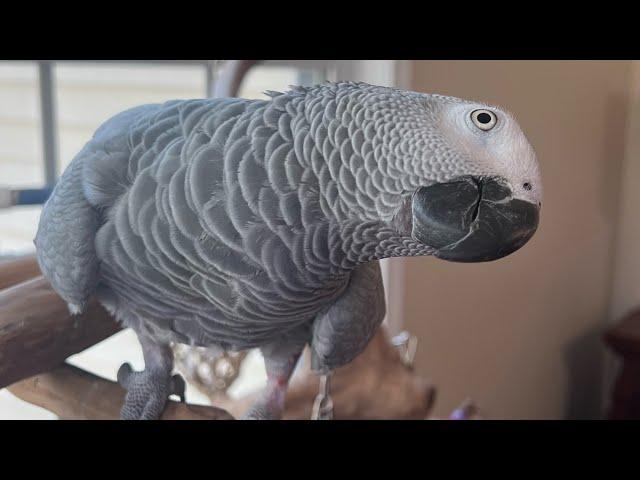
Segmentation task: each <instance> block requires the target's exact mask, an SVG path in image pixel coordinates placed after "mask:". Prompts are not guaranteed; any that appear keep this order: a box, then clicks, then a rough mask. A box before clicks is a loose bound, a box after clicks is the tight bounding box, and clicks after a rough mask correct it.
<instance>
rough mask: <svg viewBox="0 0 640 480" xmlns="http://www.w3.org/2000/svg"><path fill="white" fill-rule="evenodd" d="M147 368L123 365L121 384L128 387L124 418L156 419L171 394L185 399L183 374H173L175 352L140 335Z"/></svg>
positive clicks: (122, 412) (122, 417) (120, 376)
mask: <svg viewBox="0 0 640 480" xmlns="http://www.w3.org/2000/svg"><path fill="white" fill-rule="evenodd" d="M138 339H139V340H140V345H141V346H142V354H143V355H144V364H145V368H144V370H143V371H141V372H134V371H133V370H132V368H131V365H129V364H128V363H125V364H123V365H122V366H121V367H120V369H119V370H118V383H119V384H120V385H121V386H122V387H123V388H124V389H126V390H127V395H126V396H125V399H124V405H123V406H122V410H121V411H120V418H121V419H123V420H157V419H159V418H160V416H161V415H162V412H163V411H164V407H165V405H166V403H167V399H168V398H169V395H178V396H180V397H181V399H182V400H183V401H184V390H185V383H184V380H183V379H182V377H181V376H180V375H174V376H171V371H172V370H173V351H172V350H171V347H170V346H169V345H167V344H157V343H154V342H153V341H152V340H151V339H149V338H147V337H144V336H142V335H138Z"/></svg>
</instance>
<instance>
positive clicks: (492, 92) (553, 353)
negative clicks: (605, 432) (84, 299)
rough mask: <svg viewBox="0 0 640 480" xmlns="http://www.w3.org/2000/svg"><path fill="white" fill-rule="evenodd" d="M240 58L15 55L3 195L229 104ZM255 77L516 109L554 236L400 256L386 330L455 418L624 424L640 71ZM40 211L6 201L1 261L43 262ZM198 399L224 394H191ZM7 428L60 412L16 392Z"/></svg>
mask: <svg viewBox="0 0 640 480" xmlns="http://www.w3.org/2000/svg"><path fill="white" fill-rule="evenodd" d="M225 63H226V62H222V61H216V60H203V61H157V62H156V61H154V62H150V61H145V62H136V61H126V62H108V63H107V62H84V61H83V62H79V61H74V62H36V61H28V62H0V188H2V187H6V188H11V189H35V190H36V192H35V193H34V195H36V196H37V190H38V189H46V188H47V187H50V186H51V185H52V184H53V183H54V182H55V180H56V178H57V177H58V176H59V175H60V173H61V172H62V171H63V170H64V168H65V166H66V165H67V164H68V163H69V162H70V160H71V159H72V158H73V156H74V155H75V154H76V153H77V152H78V151H79V150H80V148H81V147H82V146H83V144H84V142H86V141H87V140H88V139H89V138H90V137H91V135H92V134H93V132H94V131H95V129H96V128H97V127H98V126H99V125H100V124H101V123H102V122H103V121H104V120H105V119H107V118H108V117H110V116H112V115H113V114H115V113H117V112H120V111H122V110H124V109H126V108H129V107H131V106H135V105H139V104H144V103H157V102H164V101H166V100H168V99H176V98H200V97H205V96H211V95H216V94H217V93H219V92H220V88H221V85H222V83H224V79H223V77H222V76H221V75H222V72H223V71H224V68H225ZM239 75H240V76H239V77H238V79H239V81H238V87H239V88H238V90H237V96H240V97H245V98H266V97H265V96H264V95H263V93H262V92H263V91H265V90H285V89H287V87H288V85H294V84H302V85H311V84H315V83H320V82H323V81H325V80H361V81H366V82H368V83H372V84H378V85H389V86H398V87H401V88H406V89H410V90H415V91H419V92H428V93H440V94H444V95H452V96H456V97H462V98H468V99H473V100H479V101H482V102H486V103H490V104H496V105H499V106H502V107H504V108H506V109H508V110H509V111H510V112H511V113H512V114H514V116H515V117H516V118H517V119H518V121H519V123H520V125H521V127H522V129H523V131H524V132H525V134H526V135H527V137H528V138H529V140H530V142H531V143H532V145H533V146H534V148H535V150H536V152H537V155H538V159H539V162H540V164H541V168H542V175H543V182H544V190H545V193H544V199H543V207H542V217H541V224H540V228H539V230H538V233H537V234H536V235H535V236H534V237H533V239H532V240H531V242H530V243H529V244H527V246H526V247H525V248H523V249H522V250H520V251H518V252H516V253H515V254H513V255H511V256H509V257H507V258H505V259H502V260H499V261H496V262H492V263H487V264H454V263H447V262H443V261H440V260H437V259H434V258H416V259H394V260H391V261H388V260H387V261H384V262H383V263H384V266H383V270H384V277H385V284H386V289H387V296H388V314H387V320H386V324H387V328H388V330H389V331H390V333H391V334H397V333H399V332H401V331H403V330H405V331H408V332H410V333H411V334H412V335H413V336H414V337H415V339H416V340H417V342H418V348H417V350H416V353H415V357H414V358H413V367H414V369H415V372H416V374H417V375H421V376H423V377H425V378H428V379H429V380H430V381H431V382H432V383H433V384H434V385H436V387H437V398H438V400H437V402H436V404H435V408H434V411H435V414H436V415H438V416H446V415H447V414H448V412H450V411H451V410H452V409H454V408H455V407H456V406H457V405H458V404H459V403H460V401H461V400H462V399H464V398H468V397H470V398H473V400H474V402H475V403H476V404H478V405H479V406H480V407H481V409H482V411H483V412H484V416H486V417H487V418H500V419H564V418H571V419H573V418H605V417H606V416H607V412H609V411H610V409H611V402H612V400H611V398H612V392H613V389H614V386H615V383H616V378H617V376H618V375H619V373H620V371H621V368H622V363H621V361H620V360H619V358H618V357H616V356H614V355H612V354H611V353H610V351H609V350H608V348H607V346H606V345H605V343H604V342H603V334H604V333H605V332H606V331H607V329H608V328H610V327H612V326H614V325H616V324H617V323H618V322H619V320H620V319H621V318H622V317H623V315H625V314H627V313H628V312H630V311H632V310H633V309H634V308H636V307H637V305H638V303H639V302H640V282H639V280H640V254H639V253H638V252H636V251H635V249H636V245H638V244H640V216H639V215H638V214H637V211H636V210H637V205H640V161H639V160H638V158H640V157H639V155H640V136H639V135H638V134H637V133H638V132H639V131H640V103H639V102H640V63H639V62H635V61H409V60H384V61H380V60H377V61H369V60H367V61H365V60H356V61H344V60H340V61H330V60H324V61H313V60H302V61H261V62H259V63H257V64H255V65H252V66H251V67H250V68H248V69H247V70H246V71H242V72H241V74H239ZM221 79H222V80H221ZM221 82H222V83H221ZM222 86H224V85H222ZM216 89H218V90H216ZM40 210H41V206H40V205H20V206H12V207H10V208H4V209H3V208H0V257H2V258H10V257H12V256H15V255H24V254H28V253H32V252H33V250H34V247H33V243H32V240H33V237H34V235H35V231H36V226H37V220H38V216H39V212H40ZM0 268H2V267H1V264H0ZM124 361H129V362H131V363H132V364H133V365H134V367H135V368H142V366H143V362H142V356H141V353H140V351H139V346H138V344H137V341H136V339H135V336H134V335H132V333H131V332H128V331H123V332H121V333H119V334H117V335H116V336H114V337H112V338H110V339H108V340H106V341H104V342H102V343H101V344H99V345H96V346H95V347H92V348H91V349H89V350H87V351H85V352H83V353H81V354H79V355H76V356H74V357H72V358H71V359H70V362H71V363H73V364H76V365H79V366H82V368H84V369H86V370H89V371H92V372H94V373H96V374H98V375H101V376H103V377H105V378H111V379H115V373H116V371H117V368H118V366H119V365H120V364H121V363H122V362H124ZM263 383H264V369H263V367H262V364H261V362H260V358H259V354H258V353H257V352H251V353H250V354H249V355H248V356H247V357H246V358H245V359H244V361H243V362H242V368H241V369H240V371H239V372H238V376H237V378H235V380H234V382H233V384H232V385H231V387H230V388H229V389H228V391H227V393H228V394H229V395H231V396H232V397H234V396H235V397H241V396H242V395H245V394H247V393H248V392H251V391H254V390H255V389H257V388H259V387H260V386H261V385H262V384H263ZM187 396H188V400H189V401H190V402H191V403H198V402H201V403H207V402H208V401H209V399H208V397H207V395H205V394H203V393H202V392H201V391H200V390H198V389H196V388H193V387H192V386H191V385H190V386H189V387H188V391H187ZM0 418H5V419H8V418H55V415H53V414H52V413H50V412H47V411H45V410H43V409H40V408H38V407H35V406H32V405H30V404H27V403H26V402H23V401H21V400H19V399H17V398H16V397H14V396H13V395H12V394H11V393H9V392H8V391H7V390H0Z"/></svg>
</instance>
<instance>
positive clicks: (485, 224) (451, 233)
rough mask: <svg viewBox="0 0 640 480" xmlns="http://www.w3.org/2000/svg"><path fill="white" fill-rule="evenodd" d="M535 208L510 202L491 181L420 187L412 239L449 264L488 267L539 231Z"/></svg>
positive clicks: (466, 180) (469, 180)
mask: <svg viewBox="0 0 640 480" xmlns="http://www.w3.org/2000/svg"><path fill="white" fill-rule="evenodd" d="M539 211H540V209H539V207H538V206H537V205H535V204H533V203H530V202H527V201H524V200H519V199H513V198H512V192H511V190H510V189H509V187H507V186H506V182H504V181H502V180H501V179H499V178H495V177H471V176H465V177H459V178H457V179H456V180H453V181H451V182H447V183H436V184H434V185H430V186H428V187H420V188H419V189H418V190H416V192H415V193H414V195H413V199H412V219H413V227H412V236H413V237H414V238H415V239H416V240H417V241H419V242H421V243H423V244H425V245H428V246H430V247H433V248H435V249H436V252H435V253H434V255H435V256H436V257H438V258H442V259H444V260H450V261H454V262H487V261H491V260H497V259H499V258H502V257H505V256H507V255H509V254H510V253H513V252H515V251H516V250H518V249H519V248H520V247H522V246H523V245H524V244H525V243H527V242H528V241H529V239H530V238H531V237H532V236H533V234H534V233H535V231H536V229H537V228H538V221H539Z"/></svg>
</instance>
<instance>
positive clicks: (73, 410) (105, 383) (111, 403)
mask: <svg viewBox="0 0 640 480" xmlns="http://www.w3.org/2000/svg"><path fill="white" fill-rule="evenodd" d="M8 390H9V391H10V392H11V393H13V394H14V395H15V396H17V397H18V398H20V399H22V400H24V401H25V402H29V403H32V404H34V405H38V406H39V407H42V408H45V409H47V410H49V411H51V412H53V413H55V414H56V415H58V417H59V418H60V419H63V420H115V419H118V418H119V416H120V408H121V407H122V404H123V402H124V396H125V391H124V389H123V388H122V387H120V385H118V384H117V383H115V382H111V381H109V380H105V379H103V378H100V377H97V376H96V375H93V374H91V373H88V372H85V371H84V370H82V369H80V368H77V367H74V366H72V365H69V364H65V365H63V366H61V367H58V368H57V369H55V370H54V371H52V372H48V373H43V374H40V375H37V376H35V377H32V378H29V379H27V380H22V381H21V382H18V383H15V384H13V385H11V386H10V387H9V388H8ZM161 420H233V417H232V416H231V415H229V414H228V413H227V412H226V411H224V410H221V409H219V408H215V407H208V406H204V405H190V404H187V403H180V402H175V401H173V400H169V402H168V403H167V407H166V408H165V410H164V413H163V414H162V418H161Z"/></svg>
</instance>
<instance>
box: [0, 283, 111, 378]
mask: <svg viewBox="0 0 640 480" xmlns="http://www.w3.org/2000/svg"><path fill="white" fill-rule="evenodd" d="M121 328H122V327H121V326H120V325H118V324H117V323H116V322H115V321H114V320H113V318H112V317H111V315H109V314H108V313H107V312H106V310H104V308H103V307H102V306H100V305H99V304H97V303H96V302H91V303H89V305H88V306H87V309H86V311H85V312H84V313H82V314H81V315H71V313H69V310H68V308H67V304H66V303H65V302H64V301H63V300H62V299H61V298H60V297H59V296H58V295H57V294H56V293H55V292H54V291H53V290H52V288H51V286H50V285H49V282H48V281H47V280H45V279H44V278H43V277H41V276H39V277H36V278H34V279H31V280H28V281H26V282H23V283H20V284H18V285H14V286H13V287H10V288H8V289H5V290H2V291H0V388H2V387H5V386H7V385H11V384H12V383H14V382H17V381H18V380H22V379H24V378H28V377H31V376H32V375H36V374H38V373H42V372H46V371H49V370H51V369H53V368H55V367H57V366H58V365H60V364H61V363H63V362H64V360H65V359H66V358H67V357H69V356H70V355H74V354H76V353H79V352H81V351H83V350H85V349H86V348H89V347H90V346H92V345H94V344H96V343H98V342H100V341H102V340H104V339H105V338H108V337H110V336H111V335H113V334H114V333H116V332H118V331H119V330H120V329H121Z"/></svg>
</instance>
